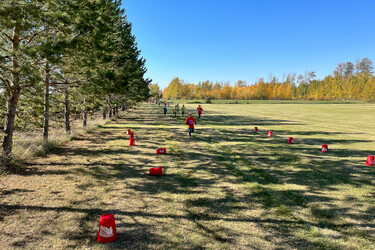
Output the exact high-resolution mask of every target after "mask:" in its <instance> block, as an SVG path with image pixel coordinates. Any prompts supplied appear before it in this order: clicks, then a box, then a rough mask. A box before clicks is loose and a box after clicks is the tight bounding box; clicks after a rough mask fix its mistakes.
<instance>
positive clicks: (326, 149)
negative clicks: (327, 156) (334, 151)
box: [322, 144, 328, 153]
mask: <svg viewBox="0 0 375 250" xmlns="http://www.w3.org/2000/svg"><path fill="white" fill-rule="evenodd" d="M322 152H323V153H327V152H328V145H327V144H323V145H322Z"/></svg>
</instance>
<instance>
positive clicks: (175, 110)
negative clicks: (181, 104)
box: [173, 105, 177, 116]
mask: <svg viewBox="0 0 375 250" xmlns="http://www.w3.org/2000/svg"><path fill="white" fill-rule="evenodd" d="M173 114H174V116H177V105H176V106H174V109H173Z"/></svg>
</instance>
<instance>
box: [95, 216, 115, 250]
mask: <svg viewBox="0 0 375 250" xmlns="http://www.w3.org/2000/svg"><path fill="white" fill-rule="evenodd" d="M116 239H117V233H116V223H115V216H114V215H113V214H103V215H102V216H100V221H99V232H98V241H99V242H100V243H108V242H112V241H115V240H116Z"/></svg>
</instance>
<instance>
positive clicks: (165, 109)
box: [163, 106, 168, 116]
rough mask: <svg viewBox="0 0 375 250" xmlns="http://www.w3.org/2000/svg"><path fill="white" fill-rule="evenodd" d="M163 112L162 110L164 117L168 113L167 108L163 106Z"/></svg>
mask: <svg viewBox="0 0 375 250" xmlns="http://www.w3.org/2000/svg"><path fill="white" fill-rule="evenodd" d="M163 110H164V116H166V115H167V111H168V109H167V107H166V106H164V108H163Z"/></svg>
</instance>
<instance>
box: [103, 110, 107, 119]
mask: <svg viewBox="0 0 375 250" xmlns="http://www.w3.org/2000/svg"><path fill="white" fill-rule="evenodd" d="M106 118H107V112H106V110H105V109H103V120H105V119H106Z"/></svg>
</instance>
